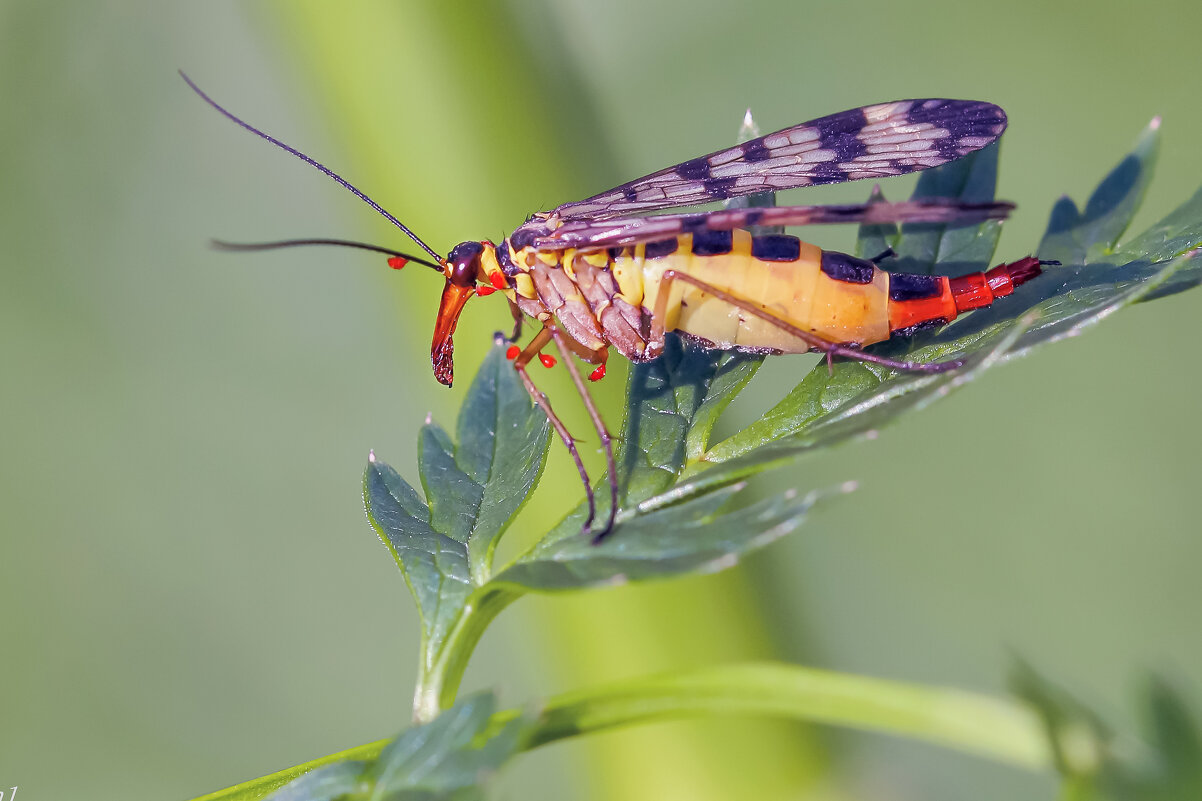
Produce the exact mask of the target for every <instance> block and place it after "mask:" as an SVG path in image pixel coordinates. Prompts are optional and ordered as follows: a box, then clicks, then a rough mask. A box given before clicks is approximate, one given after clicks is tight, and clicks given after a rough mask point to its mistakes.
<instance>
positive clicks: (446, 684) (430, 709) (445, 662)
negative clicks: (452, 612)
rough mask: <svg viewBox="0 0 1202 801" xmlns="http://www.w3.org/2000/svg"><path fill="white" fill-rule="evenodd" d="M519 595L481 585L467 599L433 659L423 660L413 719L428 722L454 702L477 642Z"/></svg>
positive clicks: (414, 699) (511, 591) (414, 697)
mask: <svg viewBox="0 0 1202 801" xmlns="http://www.w3.org/2000/svg"><path fill="white" fill-rule="evenodd" d="M520 597H521V593H518V592H514V591H513V590H509V589H500V588H496V587H483V588H481V589H479V590H476V592H474V593H473V594H472V595H471V596H470V597H469V598H468V601H467V603H466V604H465V605H464V607H463V610H462V611H461V612H460V613H459V617H458V618H456V620H455V625H454V626H452V627H451V629H450V631H448V632H447V636H446V638H445V639H444V640H443V642H442V645H441V647H440V648H439V649H438V650H437V651H436V652H435V653H434V654H433V658H432V659H431V658H423V659H422V664H421V666H420V668H419V670H418V677H417V687H416V688H415V689H414V692H413V720H414V722H416V723H429V722H430V721H431V720H433V719H434V718H436V717H438V713H439V712H441V711H442V710H444V709H446V708H447V707H449V706H451V705H452V704H454V703H455V696H456V695H457V694H458V692H459V683H460V682H461V681H462V680H463V672H464V671H465V670H466V669H467V663H468V660H469V659H471V656H472V651H474V650H475V648H476V643H478V642H479V641H480V637H481V636H482V635H483V634H484V630H485V629H487V628H488V624H489V623H491V622H492V621H493V618H495V617H496V616H497V615H498V614H500V613H501V610H503V609H504V608H505V607H507V606H509V605H510V604H511V603H513V602H514V601H516V600H517V599H518V598H520Z"/></svg>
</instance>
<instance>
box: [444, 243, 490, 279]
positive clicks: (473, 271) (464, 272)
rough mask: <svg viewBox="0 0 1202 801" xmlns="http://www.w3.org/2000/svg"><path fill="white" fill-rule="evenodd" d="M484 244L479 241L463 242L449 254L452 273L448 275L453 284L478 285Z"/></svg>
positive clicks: (448, 258) (448, 259)
mask: <svg viewBox="0 0 1202 801" xmlns="http://www.w3.org/2000/svg"><path fill="white" fill-rule="evenodd" d="M483 252H484V246H483V245H481V244H480V243H479V242H461V243H459V244H458V245H456V246H455V249H454V250H452V251H451V252H450V254H449V255H448V256H447V262H448V263H449V264H450V265H451V274H450V275H448V276H447V278H448V279H449V280H450V282H451V283H452V284H454V285H455V286H461V287H470V286H475V285H476V280H477V278H478V277H479V275H480V254H481V253H483Z"/></svg>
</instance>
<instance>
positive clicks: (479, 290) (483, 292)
mask: <svg viewBox="0 0 1202 801" xmlns="http://www.w3.org/2000/svg"><path fill="white" fill-rule="evenodd" d="M496 291H497V290H495V289H493V288H492V287H490V286H478V287H476V294H477V295H479V296H480V297H482V298H483V297H486V296H488V295H491V294H492V293H494V292H496Z"/></svg>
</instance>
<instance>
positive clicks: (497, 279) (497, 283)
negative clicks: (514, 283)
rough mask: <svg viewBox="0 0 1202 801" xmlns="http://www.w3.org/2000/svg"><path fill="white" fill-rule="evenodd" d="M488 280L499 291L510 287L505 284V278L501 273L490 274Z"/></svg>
mask: <svg viewBox="0 0 1202 801" xmlns="http://www.w3.org/2000/svg"><path fill="white" fill-rule="evenodd" d="M488 280H489V282H491V283H492V285H493V286H494V287H496V288H497V289H507V288H508V286H509V285H508V284H506V283H505V276H503V275H501V274H500V273H489V274H488Z"/></svg>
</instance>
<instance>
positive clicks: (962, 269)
mask: <svg viewBox="0 0 1202 801" xmlns="http://www.w3.org/2000/svg"><path fill="white" fill-rule="evenodd" d="M997 165H998V145H997V144H996V143H994V144H992V145H990V146H989V147H986V148H984V149H982V150H978V151H976V152H975V153H970V154H969V155H967V156H965V157H964V158H962V159H959V160H958V161H953V162H951V163H950V164H946V165H944V166H942V167H940V168H938V169H934V170H926V171H924V172H922V173H920V174H919V176H918V185H917V186H916V187H915V188H914V194H913V195H911V199H913V200H925V199H929V198H945V199H948V198H950V199H955V200H961V201H964V202H965V203H988V202H990V201H992V200H993V195H994V191H995V188H996V186H997ZM870 201H871V198H870ZM874 228H876V226H862V227H861V232H860V236H861V237H862V238H863V237H869V238H872V237H874V235H875V234H874ZM1001 232H1002V227H1001V222H1000V221H997V220H990V221H988V222H984V223H980V224H979V225H948V224H935V223H907V224H905V225H903V226H901V231H900V234H899V235H898V236H897V238H896V239H895V240H894V241H893V242H892V243H890V244H891V245H892V247H893V249H894V250H896V251H897V253H898V257H897V258H896V259H891V260H888V261H885V262H884V266H885V267H886V268H887V269H889V270H892V271H894V272H899V273H919V274H923V275H963V274H964V273H970V272H974V271H976V270H980V269H983V268H984V267H985V266H986V265H987V264H988V262H989V260H990V259H991V258H993V251H994V250H995V249H996V248H997V240H998V237H999V236H1000V235H1001ZM868 244H869V243H868V242H865V243H862V244H860V245H859V248H860V249H864V248H865V247H867V246H868ZM878 252H879V251H878ZM872 255H876V254H871V255H870V256H868V257H867V258H871V256H872Z"/></svg>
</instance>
